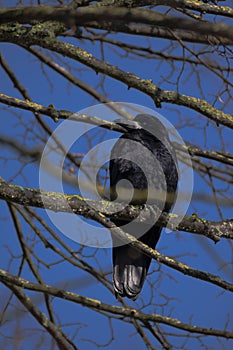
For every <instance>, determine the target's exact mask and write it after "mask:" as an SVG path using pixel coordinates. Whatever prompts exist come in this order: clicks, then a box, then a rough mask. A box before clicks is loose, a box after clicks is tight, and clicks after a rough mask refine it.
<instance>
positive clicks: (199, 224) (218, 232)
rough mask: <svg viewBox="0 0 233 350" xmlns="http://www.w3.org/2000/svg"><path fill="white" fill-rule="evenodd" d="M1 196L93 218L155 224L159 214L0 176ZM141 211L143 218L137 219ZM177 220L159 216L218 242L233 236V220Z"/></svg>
mask: <svg viewBox="0 0 233 350" xmlns="http://www.w3.org/2000/svg"><path fill="white" fill-rule="evenodd" d="M0 199H2V200H5V201H7V202H10V203H17V204H21V205H24V206H32V207H37V208H45V209H48V210H52V211H55V212H66V213H73V212H75V213H77V214H79V215H82V216H84V217H87V218H89V219H93V220H94V219H95V211H96V212H99V213H101V214H103V215H105V216H108V217H109V218H119V219H122V220H127V219H134V220H138V221H139V222H144V221H146V222H148V223H151V222H152V223H154V220H155V218H156V217H158V215H157V214H158V208H156V207H154V206H145V207H144V209H139V208H137V207H135V206H129V205H127V206H125V208H124V209H122V204H121V203H112V202H108V201H104V200H102V201H98V202H96V201H93V200H89V199H85V198H82V197H80V196H77V195H76V196H73V195H65V194H61V193H55V192H46V191H42V190H37V189H30V188H23V187H21V186H16V185H9V184H7V183H6V182H5V181H4V180H3V179H1V178H0ZM93 208H95V210H94V209H93ZM139 214H140V218H138V216H139ZM178 219H179V216H178V215H175V214H166V213H164V214H162V215H161V217H160V218H159V219H158V224H159V225H162V226H167V224H168V222H169V224H168V227H169V228H171V229H173V230H181V231H185V232H191V233H195V234H201V235H205V236H207V237H208V238H211V239H212V240H214V241H215V242H217V241H218V240H219V239H220V238H230V239H233V219H232V220H224V221H220V222H217V221H210V220H206V219H204V218H199V217H198V216H196V215H192V216H186V217H184V218H183V219H182V221H181V222H180V223H179V225H178V226H177V221H178ZM176 226H177V227H176Z"/></svg>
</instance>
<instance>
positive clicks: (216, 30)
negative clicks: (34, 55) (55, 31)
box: [0, 6, 233, 39]
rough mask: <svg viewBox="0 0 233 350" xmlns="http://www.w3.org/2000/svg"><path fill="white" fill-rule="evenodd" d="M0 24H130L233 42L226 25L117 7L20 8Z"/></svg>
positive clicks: (6, 12)
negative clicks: (54, 22)
mask: <svg viewBox="0 0 233 350" xmlns="http://www.w3.org/2000/svg"><path fill="white" fill-rule="evenodd" d="M0 16H1V21H0V23H8V22H20V23H31V22H32V21H35V20H37V21H48V20H52V21H61V22H64V23H68V24H69V23H70V24H71V23H72V21H74V22H73V23H76V24H77V25H78V26H82V25H87V26H88V22H90V21H97V22H101V21H105V20H106V18H108V20H109V21H112V22H119V21H126V22H127V23H130V22H134V23H141V24H149V25H156V26H161V27H168V28H170V29H181V30H184V31H187V30H188V31H191V32H196V33H200V34H203V33H205V34H210V35H216V36H220V37H223V38H228V39H232V33H233V27H232V26H229V25H227V24H225V23H209V22H207V21H205V22H204V21H199V22H197V21H194V20H189V19H185V18H183V17H181V18H178V17H171V16H167V15H163V14H161V13H159V12H156V11H152V10H145V9H136V8H133V9H128V8H123V7H120V8H117V7H100V8H90V7H82V8H79V9H78V10H77V11H75V10H71V9H68V8H56V7H54V6H37V7H35V6H25V7H19V8H10V9H0Z"/></svg>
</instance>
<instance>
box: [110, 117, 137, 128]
mask: <svg viewBox="0 0 233 350" xmlns="http://www.w3.org/2000/svg"><path fill="white" fill-rule="evenodd" d="M114 122H115V123H116V124H118V125H120V126H122V127H123V128H125V129H127V130H135V129H141V125H140V124H139V123H138V122H135V121H134V120H128V119H116V120H114Z"/></svg>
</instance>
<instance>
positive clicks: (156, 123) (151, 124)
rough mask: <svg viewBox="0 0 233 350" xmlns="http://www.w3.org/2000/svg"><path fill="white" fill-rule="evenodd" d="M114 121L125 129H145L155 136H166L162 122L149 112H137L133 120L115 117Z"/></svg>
mask: <svg viewBox="0 0 233 350" xmlns="http://www.w3.org/2000/svg"><path fill="white" fill-rule="evenodd" d="M115 123H116V124H118V125H120V126H122V127H123V128H125V129H126V130H127V131H129V132H130V131H133V130H145V131H147V132H149V133H151V134H153V135H154V136H155V137H157V138H168V131H167V129H166V127H165V126H164V125H163V123H162V122H161V121H160V120H159V119H158V118H156V117H154V116H153V115H150V114H138V115H137V116H136V117H135V118H134V119H133V120H127V119H116V120H115Z"/></svg>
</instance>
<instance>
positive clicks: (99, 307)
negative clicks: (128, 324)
mask: <svg viewBox="0 0 233 350" xmlns="http://www.w3.org/2000/svg"><path fill="white" fill-rule="evenodd" d="M0 281H2V282H3V283H4V284H7V286H10V288H15V289H17V290H20V289H19V288H18V287H21V288H24V289H27V290H33V291H36V292H43V293H48V294H50V295H53V296H55V297H57V298H60V299H65V300H69V301H72V302H74V303H77V304H81V305H83V306H86V307H88V308H91V309H93V310H96V311H100V312H102V311H106V312H107V313H109V314H110V315H119V316H124V317H130V318H134V319H136V320H141V321H142V322H149V321H152V322H157V323H162V324H166V325H168V326H171V327H174V328H177V329H180V330H183V331H188V332H191V333H200V334H205V335H211V336H218V337H224V338H233V332H230V331H226V330H218V329H214V328H204V327H198V326H193V325H190V324H187V323H183V322H181V321H179V320H177V319H174V318H171V317H166V316H162V315H159V314H155V313H153V314H146V313H143V312H141V311H137V310H136V309H134V308H130V307H121V306H115V305H110V304H106V303H103V302H101V301H100V300H96V299H92V298H86V297H84V296H82V295H80V294H77V293H73V292H67V291H66V290H63V289H60V288H56V287H52V286H50V285H47V284H43V285H41V284H36V283H33V282H30V281H28V280H26V279H24V278H21V277H17V276H14V275H12V274H10V273H8V272H7V271H5V270H0ZM16 286H17V287H16ZM21 293H23V292H21ZM23 294H24V293H23ZM24 295H25V294H24Z"/></svg>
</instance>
